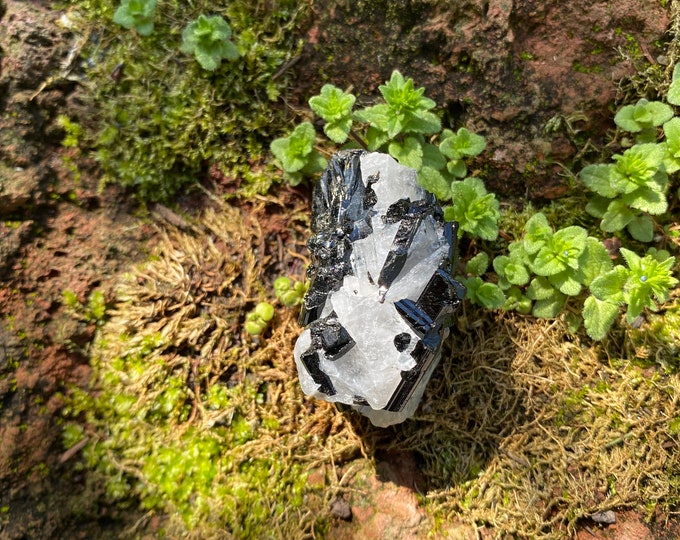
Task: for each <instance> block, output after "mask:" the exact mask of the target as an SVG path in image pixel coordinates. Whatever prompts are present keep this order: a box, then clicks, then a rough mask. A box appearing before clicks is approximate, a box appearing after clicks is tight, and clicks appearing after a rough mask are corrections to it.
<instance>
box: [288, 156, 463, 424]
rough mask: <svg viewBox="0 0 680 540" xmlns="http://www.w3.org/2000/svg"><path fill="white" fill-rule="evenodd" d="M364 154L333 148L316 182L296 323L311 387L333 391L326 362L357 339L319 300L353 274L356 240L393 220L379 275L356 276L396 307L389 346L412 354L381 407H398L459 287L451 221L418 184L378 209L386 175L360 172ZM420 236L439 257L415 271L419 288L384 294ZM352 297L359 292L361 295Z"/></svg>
mask: <svg viewBox="0 0 680 540" xmlns="http://www.w3.org/2000/svg"><path fill="white" fill-rule="evenodd" d="M366 155H367V153H366V152H363V151H358V150H350V151H343V152H340V153H338V154H336V155H335V156H334V157H333V159H332V160H331V162H330V164H329V166H328V168H327V169H326V171H325V172H324V173H323V175H322V177H321V179H320V180H319V182H318V183H317V185H316V186H315V189H314V196H313V203H312V233H313V236H312V238H311V239H310V240H309V243H308V246H309V249H310V251H311V254H312V264H311V265H310V267H309V269H308V275H309V277H310V279H311V285H310V287H309V291H308V292H307V294H306V296H305V299H304V303H303V308H302V312H301V314H300V324H302V325H304V326H306V327H307V329H308V330H309V335H308V336H307V338H306V339H307V341H306V342H305V343H308V344H309V346H306V348H305V349H304V350H303V351H301V353H300V355H299V356H300V358H299V360H300V362H301V363H302V365H304V368H305V369H306V371H307V373H308V375H309V376H310V377H311V379H312V380H313V382H314V383H315V384H316V385H318V389H317V390H316V392H317V393H321V394H323V395H325V396H328V397H330V396H334V395H336V393H337V392H338V390H337V389H336V387H335V385H334V383H333V380H332V377H331V376H330V375H329V373H327V370H328V366H330V365H331V364H332V365H335V364H336V363H339V362H340V359H342V358H343V357H344V356H345V355H346V354H348V353H350V352H351V351H352V349H353V348H354V347H355V346H357V343H356V341H355V338H356V336H352V335H351V332H348V331H347V329H346V328H345V327H344V326H343V325H342V323H341V322H340V321H339V319H338V315H337V314H336V312H335V311H333V310H330V311H329V309H330V308H327V309H326V311H325V313H324V308H325V307H326V304H327V301H328V300H329V297H331V296H332V295H333V294H334V293H335V292H336V291H339V290H340V289H341V288H342V287H343V281H344V280H345V277H346V276H353V275H354V273H355V272H356V271H357V268H358V265H357V264H356V260H355V259H356V258H357V257H356V256H354V255H353V249H354V247H355V243H356V242H358V241H361V240H363V239H367V238H369V237H370V236H371V235H372V234H374V230H373V229H374V226H378V227H379V228H382V227H383V225H384V226H390V227H392V228H391V229H390V230H393V231H395V232H394V234H393V235H391V236H390V240H389V242H391V244H390V245H389V248H387V247H385V251H386V256H385V257H384V261H383V262H382V267H381V268H380V269H379V273H378V272H376V273H377V274H378V275H371V273H370V272H366V275H361V276H356V277H357V278H359V279H362V280H367V282H368V284H370V285H367V286H368V287H369V288H371V287H372V289H370V290H375V291H376V296H375V301H376V302H378V303H380V304H381V305H382V304H384V303H386V304H389V305H390V306H391V307H390V308H389V309H391V310H393V311H391V312H390V313H395V312H396V315H395V316H398V317H399V320H401V321H402V323H400V324H401V327H402V328H401V330H399V329H395V332H394V335H393V339H391V344H390V347H389V348H390V349H391V353H392V354H397V355H398V354H402V355H404V354H406V355H410V358H411V360H410V361H409V363H408V366H409V367H408V368H407V369H403V370H402V371H401V372H400V375H401V376H400V380H399V381H398V382H397V383H396V384H395V387H394V390H393V392H392V394H391V397H390V398H389V400H388V402H387V405H386V406H385V407H384V409H383V410H386V411H391V412H397V411H401V410H402V409H403V408H404V406H405V404H406V403H407V402H408V401H409V399H410V398H411V397H412V396H413V395H414V392H415V390H416V388H417V387H418V385H419V382H420V381H421V379H423V378H429V376H430V375H431V373H432V370H433V368H434V364H435V363H436V361H437V360H438V358H439V355H440V351H441V347H442V341H443V338H444V337H445V336H446V335H448V328H449V327H450V325H451V322H452V315H453V313H454V311H455V310H456V308H457V307H458V305H459V304H460V302H461V300H462V298H463V296H464V294H465V289H464V287H463V286H462V285H461V284H460V283H459V282H458V281H456V280H454V279H453V277H452V275H451V269H452V264H453V260H454V257H455V256H456V247H457V246H456V239H457V235H456V227H457V224H455V223H450V222H444V220H443V215H442V211H441V208H440V207H439V205H438V204H437V203H436V200H435V198H434V197H433V196H432V195H430V194H428V193H426V192H424V191H420V190H419V188H417V189H418V190H419V191H417V192H418V193H420V194H421V195H420V196H419V197H420V198H418V199H416V200H411V199H410V198H408V197H404V198H399V199H397V200H395V201H394V202H391V204H389V206H386V207H385V206H384V205H383V206H384V209H383V212H382V214H381V215H378V214H379V212H378V211H377V210H376V207H377V203H378V198H377V195H376V190H374V186H376V183H377V182H379V181H382V182H384V181H389V180H390V179H389V178H386V179H381V178H380V177H379V174H376V175H374V176H372V177H368V178H363V177H362V168H361V159H362V157H363V156H366ZM376 219H379V220H381V221H376ZM376 223H378V225H376ZM425 229H427V230H428V231H430V233H429V234H430V237H428V236H427V235H426V234H425V232H423V231H424V230H425ZM434 231H438V232H437V233H436V234H435V232H434ZM432 238H435V240H436V241H434V242H433V241H432ZM423 239H425V243H427V242H430V243H432V244H433V248H432V249H433V250H436V252H437V253H441V254H442V256H441V258H440V260H439V262H438V263H435V265H434V266H433V267H432V270H431V271H430V272H431V275H430V276H429V278H427V276H425V277H423V276H421V279H423V280H424V281H423V282H424V283H425V284H424V286H422V285H421V286H420V287H421V288H420V289H418V290H419V291H420V292H419V294H418V295H417V296H414V295H411V298H399V297H396V298H390V294H389V292H390V289H391V288H392V287H393V286H395V290H396V289H398V287H397V283H398V282H399V280H401V279H405V275H406V274H407V273H408V270H409V269H411V268H412V267H413V266H414V264H416V263H417V261H416V262H414V261H413V259H414V257H415V256H413V257H410V255H412V250H414V249H416V248H417V249H419V250H421V251H418V252H417V253H418V254H421V253H422V250H423V249H424V248H423V247H422V246H416V244H418V243H419V242H420V243H421V244H422V243H423V241H424V240H423ZM447 247H448V249H447ZM419 256H420V255H419ZM362 268H363V267H362ZM411 275H412V274H411ZM402 289H403V287H402V288H401V289H399V290H402ZM352 293H353V294H357V291H356V290H355V291H349V293H348V294H350V295H351V294H352ZM386 297H387V300H386ZM357 298H358V301H360V300H361V298H360V297H359V296H358V297H357ZM364 299H365V298H364ZM380 309H382V308H380ZM404 329H405V330H406V331H404ZM388 331H389V328H388ZM364 339H365V338H364ZM360 345H361V346H360V347H359V348H360V349H361V348H362V347H363V348H365V347H370V346H371V344H370V343H363V344H360ZM395 351H396V352H395ZM355 353H356V351H355V352H354V353H351V354H355ZM322 359H323V360H324V362H326V366H327V370H326V371H325V370H324V369H323V368H322V365H321V364H322V362H321V360H322ZM329 362H330V363H331V364H329ZM334 371H338V370H334ZM397 373H399V372H398V371H397ZM335 376H337V373H336V374H335ZM398 379H399V377H398ZM418 395H419V394H418ZM368 401H370V396H367V395H361V394H360V393H353V394H352V396H351V403H352V404H354V405H357V406H360V405H363V406H365V405H367V403H368ZM383 403H384V402H383Z"/></svg>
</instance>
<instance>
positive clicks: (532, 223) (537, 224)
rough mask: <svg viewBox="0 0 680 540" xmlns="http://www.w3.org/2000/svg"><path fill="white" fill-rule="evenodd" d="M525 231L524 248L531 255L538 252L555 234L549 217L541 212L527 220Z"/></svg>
mask: <svg viewBox="0 0 680 540" xmlns="http://www.w3.org/2000/svg"><path fill="white" fill-rule="evenodd" d="M524 231H525V233H524V240H523V243H524V249H525V250H526V252H527V253H528V254H529V255H533V254H534V253H537V252H538V250H540V249H541V248H542V247H543V246H544V245H545V243H546V242H548V241H549V240H550V239H551V238H552V235H553V231H552V228H551V227H550V224H549V223H548V218H546V217H545V214H542V213H540V212H539V213H538V214H534V215H533V216H532V217H531V219H529V221H527V222H526V225H525V226H524Z"/></svg>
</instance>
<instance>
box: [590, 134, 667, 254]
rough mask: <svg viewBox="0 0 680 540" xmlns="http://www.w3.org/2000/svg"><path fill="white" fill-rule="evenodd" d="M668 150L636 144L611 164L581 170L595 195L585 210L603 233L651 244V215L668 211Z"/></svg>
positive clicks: (652, 229)
mask: <svg viewBox="0 0 680 540" xmlns="http://www.w3.org/2000/svg"><path fill="white" fill-rule="evenodd" d="M673 127H676V124H673ZM675 141H677V139H674V142H675ZM670 151H672V150H669V149H668V146H666V147H665V146H663V145H661V144H656V143H644V144H636V145H635V146H633V147H632V148H629V149H628V150H626V151H625V152H624V153H623V154H622V155H618V154H617V155H615V156H614V157H613V160H614V163H608V164H594V165H588V166H587V167H585V168H584V169H583V170H582V171H581V173H580V177H581V180H582V181H583V183H584V184H585V185H586V187H588V189H590V190H591V191H593V192H595V194H596V196H595V197H593V198H591V200H590V201H589V202H588V204H587V206H586V211H587V212H588V213H589V214H591V215H593V216H595V217H597V218H600V219H601V220H602V221H601V223H600V227H601V229H602V230H603V231H605V232H616V231H620V230H623V229H626V230H627V231H628V232H629V233H630V235H631V236H632V237H633V238H635V239H636V240H639V241H641V242H651V240H652V238H653V233H654V222H653V220H652V218H651V217H650V216H652V215H660V214H663V213H664V212H665V211H666V209H667V208H668V203H667V200H666V195H665V192H666V189H667V186H668V175H667V173H666V170H665V167H664V159H667V155H668V152H670ZM673 159H674V158H673Z"/></svg>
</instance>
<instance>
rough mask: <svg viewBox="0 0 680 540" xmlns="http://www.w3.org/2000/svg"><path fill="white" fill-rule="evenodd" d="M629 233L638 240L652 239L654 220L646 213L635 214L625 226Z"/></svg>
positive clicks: (649, 240) (646, 240)
mask: <svg viewBox="0 0 680 540" xmlns="http://www.w3.org/2000/svg"><path fill="white" fill-rule="evenodd" d="M627 229H628V232H629V233H630V235H631V236H632V237H633V238H635V240H637V241H638V242H651V241H652V240H654V220H653V219H652V218H651V217H649V216H646V215H642V216H637V217H636V218H634V219H632V220H631V222H630V223H629V224H628V226H627Z"/></svg>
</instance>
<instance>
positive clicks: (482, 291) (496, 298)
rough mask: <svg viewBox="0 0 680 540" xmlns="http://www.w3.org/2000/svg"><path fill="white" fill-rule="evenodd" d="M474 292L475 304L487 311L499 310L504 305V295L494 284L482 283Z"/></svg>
mask: <svg viewBox="0 0 680 540" xmlns="http://www.w3.org/2000/svg"><path fill="white" fill-rule="evenodd" d="M476 292H477V302H478V303H479V304H481V305H482V306H483V307H485V308H487V309H499V308H501V307H503V305H504V304H505V295H504V294H503V291H502V290H501V289H500V287H499V286H498V285H496V284H495V283H482V284H481V285H480V286H479V287H478V288H477V291H476Z"/></svg>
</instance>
